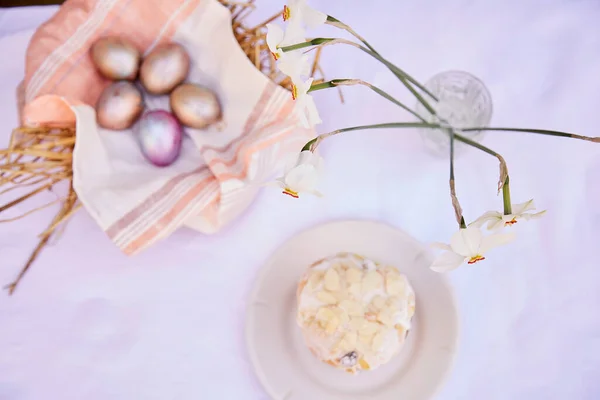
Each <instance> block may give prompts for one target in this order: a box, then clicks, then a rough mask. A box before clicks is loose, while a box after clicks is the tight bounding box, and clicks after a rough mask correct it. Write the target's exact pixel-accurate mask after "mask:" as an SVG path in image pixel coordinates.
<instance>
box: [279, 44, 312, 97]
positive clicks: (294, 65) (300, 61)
mask: <svg viewBox="0 0 600 400" xmlns="http://www.w3.org/2000/svg"><path fill="white" fill-rule="evenodd" d="M277 67H278V68H279V70H280V71H281V72H283V73H284V74H286V75H287V76H289V77H290V78H292V81H299V80H301V79H302V77H303V76H308V75H309V74H310V61H309V59H308V56H307V55H306V54H303V53H302V52H299V51H290V52H287V53H283V55H282V56H281V58H280V59H279V62H278V63H277ZM309 88H310V86H309ZM298 89H300V88H298ZM307 90H308V89H307Z"/></svg>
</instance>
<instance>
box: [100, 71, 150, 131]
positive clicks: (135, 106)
mask: <svg viewBox="0 0 600 400" xmlns="http://www.w3.org/2000/svg"><path fill="white" fill-rule="evenodd" d="M143 110H144V99H143V97H142V92H141V91H140V90H139V89H138V88H137V87H136V86H135V85H134V84H133V83H131V82H128V81H120V82H115V83H113V84H112V85H110V86H108V87H107V88H106V89H104V91H103V92H102V94H101V95H100V97H99V98H98V102H97V103H96V121H97V122H98V125H100V126H101V127H103V128H106V129H112V130H122V129H127V128H130V127H131V126H132V125H133V124H134V123H135V121H137V119H138V118H139V116H140V114H141V113H142V111H143Z"/></svg>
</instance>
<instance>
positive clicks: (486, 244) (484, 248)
mask: <svg viewBox="0 0 600 400" xmlns="http://www.w3.org/2000/svg"><path fill="white" fill-rule="evenodd" d="M515 238H516V235H515V234H514V232H511V233H495V234H492V235H488V236H485V237H484V238H483V240H482V242H481V247H480V249H479V251H480V253H481V254H485V253H487V252H488V251H489V250H490V249H493V248H494V247H499V246H502V245H505V244H508V243H510V242H512V241H513V240H515Z"/></svg>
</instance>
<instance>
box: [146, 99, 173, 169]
mask: <svg viewBox="0 0 600 400" xmlns="http://www.w3.org/2000/svg"><path fill="white" fill-rule="evenodd" d="M136 131H137V135H138V140H139V143H140V148H141V150H142V154H144V157H146V159H147V160H148V161H150V162H151V163H152V164H154V165H156V166H157V167H166V166H167V165H171V164H173V162H175V160H177V158H179V153H180V152H181V141H182V139H183V130H182V128H181V125H180V124H179V121H177V118H175V117H174V116H173V114H171V113H170V112H167V111H163V110H154V111H148V112H147V113H145V114H144V115H142V118H140V120H139V122H138V125H137V127H136Z"/></svg>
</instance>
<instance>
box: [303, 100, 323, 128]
mask: <svg viewBox="0 0 600 400" xmlns="http://www.w3.org/2000/svg"><path fill="white" fill-rule="evenodd" d="M306 97H307V98H306V100H305V111H306V115H307V117H308V123H309V125H310V127H311V128H312V127H314V126H315V125H318V124H320V123H321V122H323V120H322V119H321V116H320V115H319V110H318V109H317V105H316V103H315V100H314V99H313V98H312V96H311V95H309V94H307V95H306Z"/></svg>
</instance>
